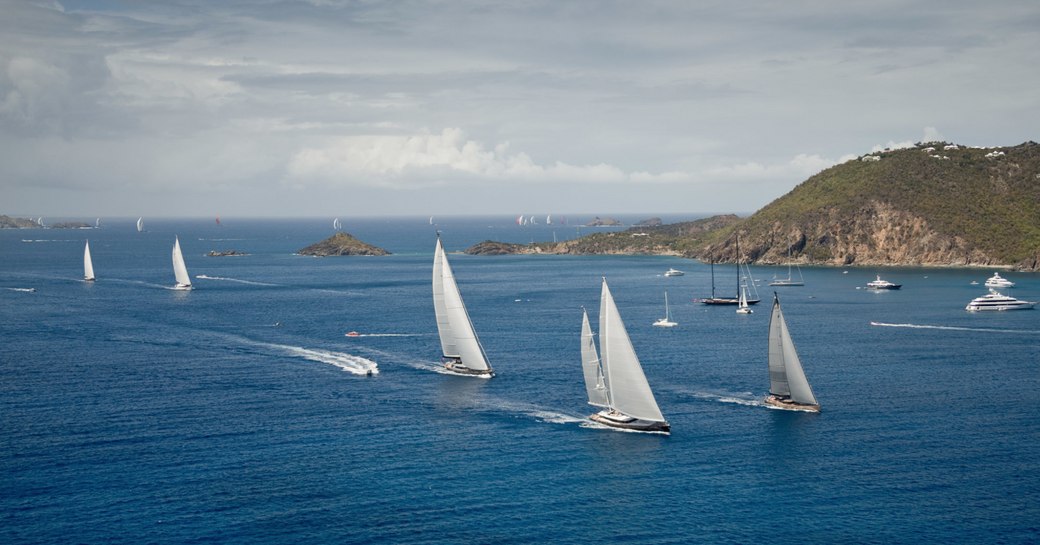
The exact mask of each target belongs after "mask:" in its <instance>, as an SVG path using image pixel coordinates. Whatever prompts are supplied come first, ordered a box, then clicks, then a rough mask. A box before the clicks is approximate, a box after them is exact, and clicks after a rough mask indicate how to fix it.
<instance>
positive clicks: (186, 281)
mask: <svg viewBox="0 0 1040 545" xmlns="http://www.w3.org/2000/svg"><path fill="white" fill-rule="evenodd" d="M173 277H174V278H175V279H176V280H177V283H176V284H174V285H173V289H175V290H190V289H192V288H191V278H190V277H189V276H188V267H187V266H185V265H184V255H183V254H181V241H180V239H179V238H177V237H176V236H174V237H173Z"/></svg>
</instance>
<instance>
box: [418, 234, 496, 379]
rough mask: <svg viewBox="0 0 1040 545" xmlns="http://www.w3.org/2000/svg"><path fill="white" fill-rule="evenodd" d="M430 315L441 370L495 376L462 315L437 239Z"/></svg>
mask: <svg viewBox="0 0 1040 545" xmlns="http://www.w3.org/2000/svg"><path fill="white" fill-rule="evenodd" d="M433 312H434V315H436V317H437V333H438V334H439V335H440V339H441V352H442V356H441V361H442V362H444V368H445V369H447V370H448V371H451V372H453V373H458V374H460V375H470V376H478V377H486V378H491V377H493V376H495V372H494V370H492V369H491V365H490V364H489V363H488V360H487V354H485V353H484V347H483V346H481V344H480V339H478V338H477V332H476V331H475V330H474V329H473V322H471V321H470V319H469V313H468V312H466V305H465V303H463V301H462V294H461V293H459V286H458V284H456V283H455V275H454V274H453V273H452V270H451V265H449V264H448V256H447V255H446V254H445V253H444V247H443V246H441V239H440V236H438V237H437V247H436V248H435V249H434V254H433Z"/></svg>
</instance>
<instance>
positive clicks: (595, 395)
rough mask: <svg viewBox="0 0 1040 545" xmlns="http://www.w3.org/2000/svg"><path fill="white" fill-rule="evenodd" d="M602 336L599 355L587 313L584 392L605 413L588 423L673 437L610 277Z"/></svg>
mask: <svg viewBox="0 0 1040 545" xmlns="http://www.w3.org/2000/svg"><path fill="white" fill-rule="evenodd" d="M599 334H600V336H599V347H600V351H599V353H597V352H596V341H595V339H594V338H593V333H592V327H591V326H590V325H589V313H588V311H586V310H585V309H584V308H583V309H582V322H581V362H582V370H583V374H584V376H585V389H586V392H587V393H588V396H589V405H592V406H594V407H600V408H601V409H603V410H601V411H599V412H598V413H596V414H593V415H590V416H589V420H592V421H593V422H597V423H600V424H603V425H605V426H609V427H612V428H618V429H623V430H631V431H642V432H658V433H665V434H667V433H670V432H671V425H670V424H668V421H666V420H665V419H664V415H662V414H661V409H660V408H659V407H658V406H657V400H656V399H654V393H653V391H652V390H650V384H649V383H648V382H647V381H646V375H644V374H643V367H642V366H641V365H640V364H639V357H638V356H636V352H635V348H633V346H632V341H631V340H630V339H629V337H628V332H627V331H626V330H625V324H624V322H622V321H621V314H620V313H619V312H618V309H617V305H616V304H615V303H614V297H613V296H612V295H611V294H610V288H609V287H607V279H606V278H604V279H603V286H602V289H601V291H600V304H599ZM601 354H602V356H601Z"/></svg>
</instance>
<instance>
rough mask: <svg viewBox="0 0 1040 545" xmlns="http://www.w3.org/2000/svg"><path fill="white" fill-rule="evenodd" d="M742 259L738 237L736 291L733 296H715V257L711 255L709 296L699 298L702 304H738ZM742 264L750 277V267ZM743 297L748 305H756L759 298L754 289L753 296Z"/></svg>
mask: <svg viewBox="0 0 1040 545" xmlns="http://www.w3.org/2000/svg"><path fill="white" fill-rule="evenodd" d="M742 261H743V260H742V259H740V239H739V238H738V239H737V285H736V288H737V291H736V293H735V294H734V296H733V297H715V258H714V256H712V257H711V297H709V298H707V299H701V300H700V302H701V303H702V304H705V305H739V304H740V286H741V276H740V266H741V264H742ZM743 265H744V267H745V269H747V275H748V277H749V278H750V277H751V268H750V267H748V266H747V264H743ZM753 286H754V285H753V284H752V287H753ZM745 299H746V301H747V304H748V305H757V304H758V302H759V299H758V298H757V291H756V295H755V298H751V299H748V298H747V297H745Z"/></svg>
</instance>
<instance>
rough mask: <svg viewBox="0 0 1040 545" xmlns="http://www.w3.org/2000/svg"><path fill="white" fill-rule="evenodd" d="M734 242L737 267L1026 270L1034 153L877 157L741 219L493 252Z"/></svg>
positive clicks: (1035, 248)
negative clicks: (747, 262) (748, 264)
mask: <svg viewBox="0 0 1040 545" xmlns="http://www.w3.org/2000/svg"><path fill="white" fill-rule="evenodd" d="M738 235H739V244H740V246H739V248H740V256H741V258H742V259H745V260H750V261H752V262H755V263H762V264H777V263H785V262H788V261H793V262H796V263H803V264H817V265H865V266H896V265H920V266H961V267H1010V268H1017V269H1021V270H1031V271H1037V270H1040V144H1037V143H1035V142H1026V143H1024V144H1020V145H1018V146H1013V147H1004V148H988V149H982V148H967V147H962V146H958V145H955V144H950V143H947V142H929V143H923V144H918V145H916V146H915V147H912V148H908V149H899V150H886V151H883V152H877V153H872V154H868V155H864V156H862V157H859V158H857V159H854V160H851V161H847V162H845V163H842V164H840V165H835V166H833V167H831V168H828V169H826V170H824V171H823V172H820V173H819V174H816V175H815V176H812V177H810V178H809V179H808V180H806V181H804V182H802V183H801V184H799V185H798V186H797V187H795V188H794V189H792V190H791V191H790V192H789V193H787V194H786V195H783V196H782V197H780V198H778V199H776V200H774V201H773V202H771V203H770V204H768V205H766V206H765V207H764V208H762V209H761V210H759V211H758V212H756V213H754V214H753V215H751V216H749V217H748V218H745V219H740V218H737V217H736V216H732V215H730V216H714V217H711V218H706V219H703V220H697V221H694V222H684V223H677V224H671V225H660V226H639V227H633V228H631V229H628V230H627V231H622V232H615V233H596V234H592V235H588V236H585V237H581V238H579V239H575V240H569V241H566V242H561V243H534V244H527V245H514V246H515V247H510V248H506V249H503V248H502V247H497V248H496V251H498V252H499V253H502V252H503V251H505V252H507V253H509V252H511V253H564V254H640V253H642V254H663V255H680V256H684V257H692V258H698V259H702V260H707V259H714V260H715V261H719V262H733V261H735V260H736V259H737V257H738V255H737V241H738ZM488 247H490V246H488ZM470 250H473V251H474V253H479V251H478V249H477V248H476V247H475V248H471V249H470ZM470 250H467V251H470Z"/></svg>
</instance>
